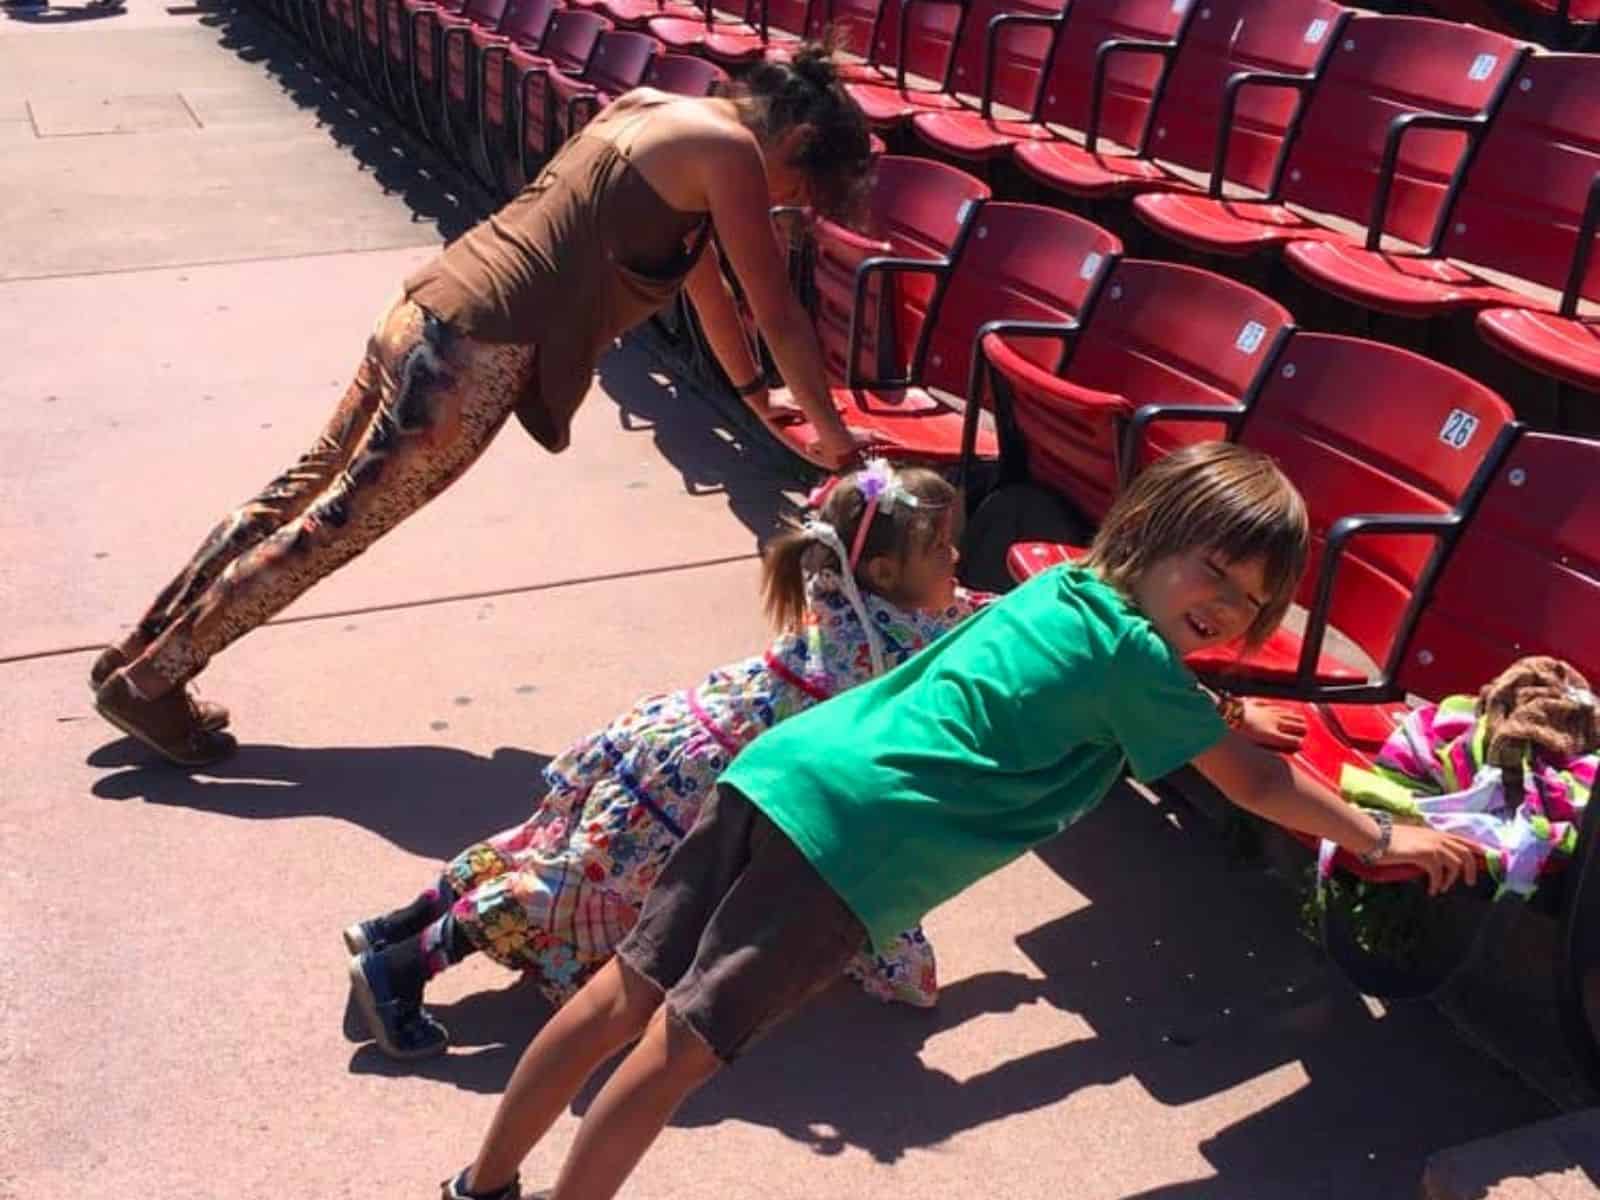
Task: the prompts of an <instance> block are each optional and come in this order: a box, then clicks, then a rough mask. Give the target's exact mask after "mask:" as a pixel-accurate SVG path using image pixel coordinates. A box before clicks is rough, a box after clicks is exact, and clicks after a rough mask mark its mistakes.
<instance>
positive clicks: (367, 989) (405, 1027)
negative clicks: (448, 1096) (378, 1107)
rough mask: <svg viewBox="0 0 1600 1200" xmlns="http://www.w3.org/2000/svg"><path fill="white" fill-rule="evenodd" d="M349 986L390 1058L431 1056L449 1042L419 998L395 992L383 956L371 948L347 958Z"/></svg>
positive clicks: (375, 1036)
mask: <svg viewBox="0 0 1600 1200" xmlns="http://www.w3.org/2000/svg"><path fill="white" fill-rule="evenodd" d="M350 988H351V991H352V992H353V993H354V995H355V998H356V1004H357V1006H358V1007H359V1008H360V1009H361V1015H362V1016H363V1017H365V1018H366V1021H367V1029H368V1030H369V1031H370V1032H371V1033H372V1037H373V1040H375V1041H376V1042H377V1043H378V1049H380V1050H382V1051H383V1052H384V1053H385V1054H387V1055H388V1056H389V1057H390V1058H400V1059H412V1058H432V1057H433V1056H434V1055H436V1054H443V1053H444V1049H445V1047H446V1046H448V1045H449V1044H450V1033H449V1031H448V1030H446V1029H445V1027H444V1026H443V1025H441V1024H439V1022H438V1021H436V1020H434V1019H433V1014H432V1013H430V1012H429V1011H428V1010H427V1009H425V1008H423V1007H422V1001H421V1000H420V999H418V1000H410V999H407V998H405V997H402V996H396V995H395V994H394V988H393V987H392V986H391V985H390V981H389V972H388V969H387V968H386V967H385V966H384V962H383V959H381V958H380V957H378V955H376V954H374V953H372V952H371V951H370V950H369V951H368V952H367V953H365V954H358V955H356V956H355V957H354V958H352V959H351V960H350Z"/></svg>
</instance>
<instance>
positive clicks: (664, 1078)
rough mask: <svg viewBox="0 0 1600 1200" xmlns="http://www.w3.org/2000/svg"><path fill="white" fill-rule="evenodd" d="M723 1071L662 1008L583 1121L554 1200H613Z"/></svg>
mask: <svg viewBox="0 0 1600 1200" xmlns="http://www.w3.org/2000/svg"><path fill="white" fill-rule="evenodd" d="M721 1065H722V1064H721V1063H720V1062H719V1061H718V1060H717V1057H716V1055H714V1054H712V1052H711V1048H710V1047H709V1046H707V1045H706V1044H705V1042H703V1041H701V1040H700V1038H699V1037H697V1036H696V1035H695V1034H693V1033H691V1032H690V1031H689V1030H688V1029H686V1028H685V1027H684V1026H682V1025H680V1024H679V1023H678V1022H677V1021H670V1020H668V1019H667V1010H666V1008H665V1007H664V1006H663V1007H661V1008H658V1009H657V1010H656V1014H655V1016H654V1017H652V1018H651V1020H650V1025H649V1027H648V1028H647V1029H646V1030H645V1031H644V1037H642V1038H640V1039H639V1044H638V1045H637V1046H635V1047H634V1048H633V1050H632V1051H631V1052H630V1053H629V1054H628V1057H627V1058H625V1059H623V1060H622V1065H621V1066H619V1067H618V1068H617V1069H616V1072H615V1073H614V1074H613V1075H612V1076H611V1078H610V1079H608V1080H607V1081H606V1085H605V1087H603V1088H601V1089H600V1094H599V1095H598V1096H596V1097H595V1099H594V1104H593V1105H591V1106H590V1108H589V1111H588V1113H587V1114H586V1115H585V1116H584V1118H583V1124H582V1125H581V1126H579V1128H578V1136H577V1137H576V1138H574V1139H573V1142H572V1149H570V1150H569V1151H567V1161H566V1162H565V1163H563V1164H562V1166H561V1175H560V1177H559V1178H558V1179H557V1181H556V1187H555V1197H556V1200H610V1198H611V1197H612V1196H614V1195H616V1193H617V1189H618V1188H620V1187H621V1186H622V1184H623V1181H624V1180H626V1179H627V1178H628V1176H629V1175H630V1174H631V1173H632V1172H633V1168H634V1167H635V1166H637V1165H638V1163H639V1160H640V1159H641V1158H642V1157H644V1152H645V1151H646V1150H648V1149H649V1148H650V1143H652V1142H654V1141H655V1140H656V1137H657V1135H659V1134H660V1132H661V1130H662V1127H663V1126H665V1125H666V1123H667V1121H668V1120H669V1119H670V1118H671V1116H672V1114H673V1113H674V1112H676V1111H677V1110H678V1105H680V1104H682V1103H683V1101H684V1100H685V1099H686V1098H687V1097H688V1095H689V1093H691V1092H693V1091H694V1090H695V1089H696V1088H697V1087H699V1086H700V1085H701V1084H702V1083H704V1082H705V1081H706V1080H707V1079H710V1078H711V1076H713V1075H715V1074H716V1073H717V1069H718V1068H719V1067H720V1066H721Z"/></svg>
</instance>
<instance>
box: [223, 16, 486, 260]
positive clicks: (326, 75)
mask: <svg viewBox="0 0 1600 1200" xmlns="http://www.w3.org/2000/svg"><path fill="white" fill-rule="evenodd" d="M201 23H202V24H204V25H208V26H211V27H212V28H214V29H216V30H217V32H218V33H219V35H220V42H221V45H222V46H223V47H224V48H225V49H227V50H231V51H232V52H233V53H235V54H237V55H238V56H239V57H240V58H241V59H243V60H244V61H245V62H249V63H257V64H260V65H261V66H263V67H265V68H266V69H267V71H269V72H270V73H271V74H272V76H273V78H275V79H276V80H277V81H278V84H279V86H281V87H282V88H283V90H284V92H285V93H286V94H287V95H288V96H289V98H290V99H291V100H293V101H294V102H295V104H297V105H298V106H299V107H300V108H302V109H305V110H307V111H310V112H314V113H315V114H316V117H317V121H318V123H319V124H320V125H321V126H322V127H323V128H325V129H326V130H327V131H328V135H329V136H330V137H332V138H333V140H334V142H335V143H336V144H337V145H339V146H341V147H343V148H345V149H347V150H348V151H349V152H350V153H351V154H353V155H354V156H355V158H356V160H357V161H358V162H360V163H361V165H362V167H363V168H364V169H366V170H367V171H370V172H371V173H372V176H373V178H374V179H375V180H377V182H378V185H379V186H380V187H381V188H382V189H383V191H384V194H385V195H395V196H398V197H399V198H400V199H401V200H402V201H403V202H404V203H405V205H406V207H407V208H409V209H410V210H411V214H412V220H413V221H420V222H428V223H431V224H433V225H436V226H437V227H438V230H439V236H440V237H441V238H442V239H444V240H445V241H451V240H453V239H455V238H457V237H459V236H460V235H461V234H463V233H465V232H466V231H467V230H468V229H471V228H472V227H473V226H474V225H476V224H477V223H478V222H479V221H480V220H482V219H483V218H484V217H486V216H487V215H488V214H489V213H490V212H492V211H493V210H494V208H495V207H496V205H495V204H494V203H493V201H492V200H491V199H490V197H489V195H488V193H486V192H485V191H483V189H481V188H480V187H479V186H478V185H477V183H476V182H474V181H473V180H471V179H470V178H469V177H468V176H467V175H466V174H465V173H464V172H461V171H458V170H457V169H456V168H455V167H453V166H451V165H450V164H449V163H447V162H446V161H445V160H444V159H442V158H441V157H440V156H439V155H437V154H436V153H434V152H433V150H432V148H431V147H428V146H426V145H425V144H424V143H423V142H422V141H420V140H419V139H417V138H414V137H412V136H410V134H408V133H406V132H404V131H402V129H401V128H400V126H399V125H398V124H397V123H396V121H395V119H394V118H393V116H391V115H390V114H389V113H388V112H387V111H386V110H385V109H383V108H382V107H380V106H379V105H378V104H377V103H376V102H374V101H373V100H371V99H370V98H368V97H367V96H364V95H363V94H362V93H361V90H360V88H359V87H358V86H357V84H356V83H355V82H354V81H352V80H348V79H343V78H341V77H340V76H339V75H338V74H337V73H336V72H335V70H334V68H333V67H331V66H330V65H329V64H328V63H326V62H325V61H323V60H322V59H320V58H318V57H317V56H316V55H315V54H314V53H313V52H312V51H311V49H310V48H309V47H308V46H305V45H303V44H301V43H299V42H297V41H295V40H294V39H293V38H292V37H291V36H290V35H289V34H288V33H286V32H285V31H284V30H282V29H279V28H277V27H276V26H274V25H273V23H272V22H271V20H269V19H268V18H267V17H266V16H264V15H262V14H261V13H259V12H256V11H253V10H252V9H251V8H249V7H248V6H246V5H242V4H237V3H222V4H219V5H218V6H217V7H216V8H215V9H214V10H212V11H210V12H209V13H208V15H206V16H204V17H202V18H201ZM397 282H398V281H397Z"/></svg>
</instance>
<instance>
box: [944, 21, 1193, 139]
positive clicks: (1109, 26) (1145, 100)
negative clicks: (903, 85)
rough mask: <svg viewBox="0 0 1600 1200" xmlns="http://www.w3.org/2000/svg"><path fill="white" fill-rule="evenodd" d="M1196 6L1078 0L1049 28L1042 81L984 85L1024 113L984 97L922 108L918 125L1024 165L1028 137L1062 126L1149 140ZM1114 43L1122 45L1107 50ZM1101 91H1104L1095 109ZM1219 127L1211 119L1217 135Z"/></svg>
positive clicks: (1038, 28) (1053, 133)
mask: <svg viewBox="0 0 1600 1200" xmlns="http://www.w3.org/2000/svg"><path fill="white" fill-rule="evenodd" d="M1195 7H1197V6H1194V5H1188V4H1183V3H1178V4H1174V3H1172V0H1073V2H1072V3H1071V4H1070V5H1069V6H1068V7H1067V10H1066V15H1065V16H1064V17H1063V18H1062V19H1061V20H1060V21H1058V22H1052V23H1051V24H1050V26H1049V28H1052V29H1056V30H1058V32H1056V33H1055V43H1054V45H1053V47H1050V48H1049V49H1048V55H1049V59H1048V63H1049V65H1048V70H1047V71H1045V72H1044V73H1043V74H1042V76H1041V77H1040V79H1029V80H1028V81H1027V83H1028V85H1029V86H1028V88H1027V90H1026V92H1023V91H1022V88H1021V86H1020V84H1019V83H1013V85H1012V87H1011V91H1010V94H1009V95H1006V94H1002V92H1001V90H1000V89H999V88H998V87H996V86H993V85H990V86H987V87H986V89H985V93H986V94H985V99H986V100H993V101H998V102H1000V103H1002V104H1006V105H1008V106H1009V107H1011V108H1022V109H1025V110H1026V111H1027V112H1028V113H1029V116H1028V117H1027V118H1026V119H1014V118H1006V117H1003V116H997V115H996V114H994V113H993V111H992V109H991V106H990V104H989V103H984V104H982V105H980V106H976V107H975V108H969V109H966V110H963V111H957V112H931V113H921V114H919V115H917V116H916V117H915V118H914V128H915V129H916V132H917V134H918V136H919V137H921V138H922V139H923V140H924V141H926V142H928V143H929V144H930V145H932V146H934V147H935V148H937V149H939V150H941V151H943V152H945V153H947V154H952V155H955V156H957V157H960V158H968V159H986V158H996V157H1001V156H1004V155H1006V154H1010V153H1012V152H1013V148H1014V147H1015V152H1016V153H1017V154H1018V156H1019V157H1018V162H1019V163H1024V159H1023V158H1022V156H1021V149H1022V146H1023V145H1024V144H1026V143H1028V142H1029V141H1038V142H1039V143H1040V144H1041V145H1054V144H1056V141H1057V140H1058V139H1059V138H1060V136H1061V135H1060V133H1059V132H1058V130H1059V128H1060V127H1068V128H1072V129H1088V128H1089V127H1090V126H1091V125H1093V126H1095V129H1096V135H1097V138H1105V139H1108V140H1111V141H1116V142H1120V143H1122V144H1124V145H1127V146H1137V145H1139V144H1140V143H1141V142H1142V141H1143V140H1144V129H1145V126H1146V119H1147V118H1148V116H1149V115H1150V111H1151V105H1152V103H1153V102H1154V98H1155V96H1156V94H1157V91H1158V89H1159V86H1160V82H1161V78H1162V73H1163V71H1164V70H1165V67H1166V60H1167V58H1168V57H1169V55H1170V54H1171V52H1172V50H1173V49H1174V48H1175V47H1176V45H1177V44H1178V42H1177V38H1178V36H1179V34H1180V33H1181V32H1182V30H1183V27H1184V25H1185V23H1187V22H1189V20H1190V16H1189V14H1190V13H1191V12H1192V11H1194V9H1195ZM1014 27H1015V28H1017V30H1018V32H1017V33H1016V34H1014V35H1013V36H1014V37H1018V38H1020V37H1022V36H1024V33H1025V32H1030V33H1031V34H1032V35H1034V36H1038V35H1039V34H1042V33H1043V32H1044V31H1045V28H1046V26H1045V25H1044V24H1043V23H1042V22H1040V21H1038V20H1037V19H1035V21H1034V23H1033V28H1032V30H1027V27H1026V26H1024V25H1022V24H1021V23H1020V22H1018V23H1014ZM1112 42H1115V43H1118V45H1119V46H1120V49H1117V50H1109V49H1103V48H1104V47H1106V45H1107V43H1112ZM1041 80H1042V86H1040V82H1041ZM1096 94H1099V95H1100V96H1101V100H1100V103H1099V106H1098V108H1099V111H1098V113H1097V112H1096V111H1095V110H1096V104H1095V100H1094V97H1095V96H1096ZM1022 96H1025V97H1026V99H1021V97H1022ZM1215 132H1216V131H1215V126H1214V125H1213V128H1212V136H1213V138H1214V137H1215ZM1024 165H1025V164H1024Z"/></svg>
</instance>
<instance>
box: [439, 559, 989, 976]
mask: <svg viewBox="0 0 1600 1200" xmlns="http://www.w3.org/2000/svg"><path fill="white" fill-rule="evenodd" d="M806 592H807V601H808V604H807V617H806V623H805V626H804V627H803V628H802V629H801V630H800V631H798V632H796V633H791V634H785V635H783V636H782V637H779V638H778V639H777V640H775V641H774V642H773V643H772V645H771V646H769V647H768V649H767V650H766V652H765V653H764V654H760V655H756V656H754V657H752V658H748V659H745V660H744V661H742V662H738V663H734V664H732V665H730V666H727V667H723V668H721V669H719V670H716V671H713V672H712V673H711V674H710V675H709V676H707V678H706V679H705V680H704V681H703V682H702V683H701V684H700V685H699V686H697V687H693V688H689V689H686V690H684V691H679V692H667V693H662V694H660V695H654V696H647V697H645V698H644V699H642V700H640V701H639V702H638V703H637V704H636V705H635V706H634V707H633V708H632V709H630V710H629V711H628V712H626V713H624V714H623V715H622V716H620V717H618V718H617V719H616V720H615V721H613V722H612V723H611V724H610V725H608V726H607V727H606V728H605V729H603V730H601V731H600V732H598V733H596V734H594V735H592V736H590V737H588V738H585V739H583V740H582V741H580V742H578V743H577V744H576V745H574V746H573V747H572V748H570V749H569V750H567V751H566V753H564V754H562V755H561V756H560V757H559V758H557V759H556V760H554V761H553V762H551V763H550V765H549V766H548V767H546V768H545V782H546V784H547V786H548V792H547V794H546V796H545V798H544V800H543V802H542V803H541V804H540V805H539V808H538V810H537V811H536V812H535V813H534V814H533V816H532V817H531V818H530V819H529V820H528V821H526V822H524V823H523V824H522V825H519V826H516V827H515V828H512V829H508V830H506V831H504V832H503V833H499V834H496V835H495V836H494V837H491V838H489V839H488V840H486V841H484V842H481V843H479V844H477V845H474V846H471V847H469V848H468V849H466V850H465V851H463V852H462V853H461V854H460V855H458V856H457V857H456V858H455V859H454V860H452V861H451V862H450V863H449V865H448V866H447V867H446V871H445V873H446V877H447V878H448V879H449V881H450V883H451V885H452V886H453V887H454V888H455V889H456V891H457V893H458V894H459V895H460V896H461V899H460V900H459V901H457V903H456V905H455V907H454V908H453V909H452V913H453V915H454V916H455V919H456V920H457V921H458V922H459V923H460V924H461V925H462V927H463V928H464V929H465V931H466V933H467V936H468V937H470V938H471V939H472V942H473V944H474V945H475V946H477V947H478V948H479V949H480V950H482V951H483V952H484V953H486V954H488V955H489V956H490V957H491V958H493V959H495V960H496V961H497V962H499V963H502V964H503V965H505V966H508V967H512V968H514V969H520V970H525V971H531V972H533V973H534V974H535V976H536V978H537V980H538V984H539V986H540V988H541V989H542V990H543V991H544V992H545V994H546V995H547V996H549V997H550V999H551V1000H552V1001H553V1002H554V1003H557V1004H561V1003H564V1002H565V1001H566V1000H567V999H569V998H570V997H571V996H572V995H573V994H574V993H575V992H576V991H577V989H578V988H579V987H580V986H581V985H582V984H583V982H584V981H585V980H586V979H587V978H588V976H589V975H590V974H591V973H592V972H593V971H594V970H595V969H596V968H597V967H599V966H600V965H601V964H603V963H604V962H605V961H606V960H607V959H608V958H610V956H611V953H612V951H613V949H614V948H615V946H616V944H617V943H618V942H619V941H620V940H621V939H622V936H623V934H625V933H626V932H627V931H628V930H629V929H631V928H632V926H633V924H634V922H635V921H636V920H637V918H638V910H639V905H640V904H641V903H642V902H643V900H644V897H645V895H646V893H647V892H648V891H649V890H650V886H651V884H653V883H654V882H655V879H656V876H657V875H658V874H659V873H660V870H661V867H662V865H663V864H664V863H665V862H666V860H667V857H668V856H669V855H670V854H671V853H672V851H673V849H674V848H675V847H676V846H677V844H678V842H679V841H681V840H682V838H683V836H684V834H685V833H687V832H688V830H689V829H690V828H691V827H692V826H693V825H694V822H695V818H696V817H697V816H698V815H699V813H700V808H701V805H702V804H704V802H705V800H706V799H707V797H708V796H710V794H711V789H712V788H713V786H714V785H715V784H716V781H717V778H718V777H719V776H720V775H721V774H722V772H723V771H724V770H725V769H726V768H727V766H728V764H729V763H730V762H731V761H732V760H733V758H734V756H735V755H737V754H738V753H739V751H740V750H741V749H743V748H744V746H746V745H747V744H748V743H749V742H751V741H752V740H753V739H754V738H755V737H756V736H757V735H758V734H760V733H762V732H764V731H765V730H767V729H769V728H771V726H773V725H774V724H776V723H777V722H779V721H782V720H784V719H785V718H786V717H789V716H792V715H793V714H795V713H797V712H799V711H801V710H802V709H806V708H809V707H811V706H812V705H814V704H816V703H817V702H819V701H821V700H825V699H827V698H828V697H830V696H833V695H835V694H837V693H839V692H842V691H845V690H846V689H848V688H851V687H854V686H855V685H856V684H858V683H863V682H865V681H866V680H868V679H870V678H871V677H872V674H873V669H872V652H871V645H870V643H869V640H868V634H867V631H866V630H865V629H864V628H863V626H862V623H861V620H860V618H859V617H858V616H857V614H856V611H855V609H854V607H853V606H852V604H851V603H850V600H849V598H848V597H847V596H846V595H845V592H844V590H843V588H842V586H841V579H840V576H839V575H838V574H837V573H835V572H832V571H823V572H818V573H816V574H814V575H812V576H810V577H809V578H808V580H807V585H806ZM861 599H862V601H863V603H864V607H865V610H866V613H867V615H868V618H869V619H870V621H871V622H872V627H873V629H874V631H875V633H876V637H877V641H878V646H879V648H880V649H881V651H882V656H883V660H884V664H885V668H886V669H887V668H892V667H894V666H897V665H898V664H900V663H902V662H904V661H905V660H906V659H908V658H910V657H911V655H913V654H914V653H916V652H917V651H918V650H920V649H922V648H923V647H924V646H926V645H927V644H928V643H929V642H931V641H933V640H934V639H935V638H937V637H938V636H940V635H941V634H942V633H944V632H945V631H946V630H947V629H949V628H950V627H951V626H953V625H955V624H957V623H959V622H960V621H962V620H963V619H964V618H965V617H967V616H970V615H971V614H972V613H973V612H975V611H976V610H977V608H979V607H981V606H982V605H983V604H984V603H986V602H987V601H988V600H989V599H990V597H988V596H980V595H977V594H973V593H966V592H961V591H958V593H957V596H956V599H955V601H954V603H952V604H951V605H950V606H948V607H947V608H945V609H943V610H941V611H939V612H937V613H924V612H908V611H906V610H903V609H899V608H897V607H895V606H894V605H892V604H890V603H888V602H887V601H885V600H883V599H882V598H881V597H878V596H874V595H872V594H871V593H862V596H861ZM882 949H883V953H881V954H870V953H865V952H864V953H863V954H862V955H860V956H859V957H858V958H857V959H856V960H855V962H853V963H852V964H851V966H850V968H849V970H848V972H847V973H848V974H849V975H850V976H851V977H852V978H854V979H856V980H858V981H859V982H860V983H861V985H862V986H863V987H864V988H865V989H866V990H867V991H868V992H869V993H870V994H872V995H874V996H876V997H878V998H879V999H883V1000H899V1001H902V1002H904V1003H907V1004H913V1005H917V1006H919V1007H927V1006H929V1005H932V1004H933V1003H934V1001H935V999H936V997H937V994H938V979H937V972H936V969H935V962H934V955H933V947H932V946H931V945H930V944H929V943H928V941H927V939H926V938H925V937H924V936H923V933H922V930H921V929H920V928H916V929H911V930H908V931H906V932H904V933H902V934H900V935H899V937H898V938H897V939H896V940H895V942H894V943H893V944H892V945H888V946H885V947H883V948H882Z"/></svg>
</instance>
